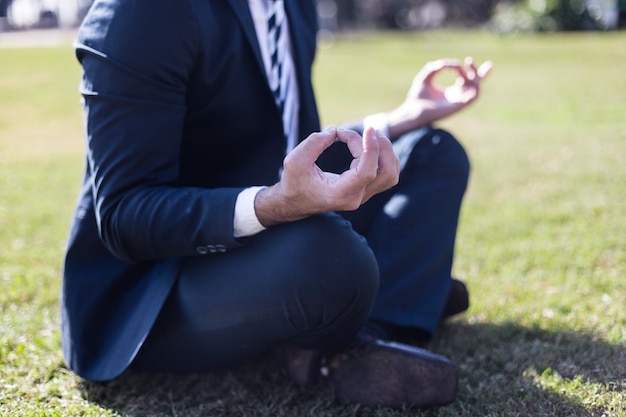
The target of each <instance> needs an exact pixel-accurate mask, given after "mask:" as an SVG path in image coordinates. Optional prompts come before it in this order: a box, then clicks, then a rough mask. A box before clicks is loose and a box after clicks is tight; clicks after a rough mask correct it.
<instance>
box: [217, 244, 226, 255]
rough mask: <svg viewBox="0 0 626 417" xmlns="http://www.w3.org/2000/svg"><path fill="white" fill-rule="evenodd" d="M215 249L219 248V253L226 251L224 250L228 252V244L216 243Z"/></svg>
mask: <svg viewBox="0 0 626 417" xmlns="http://www.w3.org/2000/svg"><path fill="white" fill-rule="evenodd" d="M215 249H217V251H218V252H219V253H224V252H226V246H224V245H215Z"/></svg>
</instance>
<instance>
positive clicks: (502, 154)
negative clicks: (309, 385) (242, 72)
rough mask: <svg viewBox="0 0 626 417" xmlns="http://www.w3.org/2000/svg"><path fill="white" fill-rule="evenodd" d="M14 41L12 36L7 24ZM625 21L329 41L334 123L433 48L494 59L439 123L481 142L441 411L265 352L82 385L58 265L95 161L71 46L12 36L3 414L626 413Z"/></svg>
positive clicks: (4, 104) (441, 344) (384, 103)
mask: <svg viewBox="0 0 626 417" xmlns="http://www.w3.org/2000/svg"><path fill="white" fill-rule="evenodd" d="M0 36H2V35H0ZM624 45H626V32H621V33H582V34H559V35H545V36H531V35H527V36H514V37H507V36H497V35H493V34H487V33H483V32H453V31H452V32H450V31H448V32H426V33H414V34H413V33H411V34H407V33H397V34H363V35H359V36H353V37H349V38H342V39H336V40H335V41H334V42H332V43H331V42H326V43H324V45H323V46H322V48H321V49H320V52H319V55H318V60H317V65H316V69H315V78H316V87H317V93H318V97H319V104H320V108H321V112H322V118H323V122H324V123H325V124H332V123H338V122H340V121H343V120H346V119H351V118H355V117H359V116H361V115H364V114H366V113H368V112H375V111H381V110H387V109H390V108H392V107H393V106H394V105H395V104H396V103H398V102H399V101H400V100H402V98H403V95H404V94H405V92H406V89H407V88H408V85H409V84H410V81H411V79H412V77H413V75H414V73H415V72H416V71H417V70H418V69H419V68H420V67H421V65H422V64H423V63H424V62H425V61H426V60H430V59H435V58H438V57H443V56H447V57H463V56H465V55H466V54H472V55H473V56H474V57H475V58H476V60H478V61H482V60H485V59H492V60H493V61H494V62H495V64H496V66H495V69H494V71H493V73H492V75H491V76H490V79H489V80H487V81H486V82H485V84H484V88H483V92H482V93H483V94H482V98H481V99H480V100H479V102H477V103H476V104H475V105H474V106H472V107H471V108H469V109H467V110H466V111H465V112H463V113H462V114H459V115H458V116H456V117H454V118H452V119H450V120H447V121H444V122H443V123H442V124H443V125H444V126H445V127H447V128H449V129H450V130H452V131H453V132H454V133H455V134H457V136H458V137H459V138H460V139H461V141H462V142H463V143H464V145H465V146H466V149H467V150H468V153H469V154H470V157H471V160H472V164H473V173H472V178H471V181H470V187H469V190H468V194H467V197H466V200H465V204H464V207H463V211H462V216H461V223H460V228H459V235H458V241H457V257H456V263H455V267H454V269H455V274H456V275H457V276H459V277H461V278H463V279H464V280H465V281H466V282H467V283H468V285H469V287H470V291H471V295H472V305H471V308H470V310H469V311H468V313H467V314H465V315H463V316H460V317H458V318H456V319H454V320H452V321H450V322H449V323H447V324H446V325H445V326H443V327H442V328H441V330H440V332H439V333H438V336H437V337H436V339H435V340H434V341H433V343H432V344H431V346H430V348H431V349H432V350H434V351H436V352H438V353H441V354H444V355H446V356H448V357H450V358H451V359H453V360H454V361H455V362H456V363H457V364H458V366H459V368H460V371H461V380H460V388H459V396H458V401H456V402H455V403H454V404H453V405H451V406H448V407H444V408H438V409H432V410H426V411H411V412H409V411H403V412H400V411H390V410H385V409H365V408H361V407H358V406H353V405H345V404H337V403H335V402H333V400H332V393H331V392H330V390H329V389H328V387H324V386H321V387H317V388H315V389H312V390H301V389H299V388H297V387H294V386H293V385H292V384H291V383H290V382H288V381H285V380H284V379H282V378H281V377H280V376H279V375H278V374H277V373H276V372H275V371H274V370H273V369H272V368H271V367H270V366H268V365H267V364H264V363H259V364H252V365H250V366H248V367H246V368H244V369H241V370H237V371H235V372H229V373H226V374H222V375H193V376H187V377H173V376H166V375H159V376H150V377H146V376H142V375H132V374H128V375H124V376H123V377H122V378H120V379H118V380H116V381H113V382H110V383H106V384H96V383H90V382H85V381H82V380H80V379H79V378H77V377H76V376H75V375H73V374H72V373H71V372H70V371H69V370H68V369H67V368H65V366H64V364H63V360H62V356H61V352H60V348H59V345H60V341H59V339H60V338H59V323H58V322H59V312H58V294H59V283H60V269H61V262H62V256H63V249H64V245H65V238H66V234H67V230H68V227H69V221H70V218H71V212H72V209H73V204H74V202H75V198H76V196H77V193H78V187H79V183H80V176H81V171H82V168H83V166H82V155H81V153H82V147H83V144H82V124H81V123H82V121H81V114H80V106H79V96H78V93H77V84H78V80H79V77H80V69H79V67H78V65H77V64H76V62H75V60H74V58H73V53H72V50H71V47H70V45H69V44H67V45H63V46H58V47H48V48H32V47H31V48H0V248H1V250H0V415H2V416H381V417H391V416H403V415H417V416H598V417H600V416H606V417H609V416H610V417H614V416H626V405H625V404H626V347H625V346H626V308H625V305H626V75H625V72H624V68H625V67H626V48H625V47H624Z"/></svg>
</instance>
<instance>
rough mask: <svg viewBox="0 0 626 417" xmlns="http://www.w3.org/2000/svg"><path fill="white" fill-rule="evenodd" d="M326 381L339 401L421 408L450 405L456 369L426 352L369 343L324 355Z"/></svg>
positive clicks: (383, 342)
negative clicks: (332, 387) (331, 385)
mask: <svg viewBox="0 0 626 417" xmlns="http://www.w3.org/2000/svg"><path fill="white" fill-rule="evenodd" d="M322 374H323V375H324V379H326V380H328V381H329V382H330V383H332V384H333V386H334V389H335V395H336V397H337V398H338V399H340V400H344V401H349V402H353V403H358V404H363V405H368V406H384V407H391V408H402V407H407V408H425V407H433V406H441V405H446V404H450V403H451V402H452V401H454V399H455V397H456V393H457V387H458V371H457V368H456V366H455V365H454V364H453V363H452V362H450V361H449V360H448V359H446V358H444V357H443V356H440V355H436V354H434V353H432V352H429V351H427V350H424V349H420V348H416V347H413V346H409V345H404V344H400V343H395V342H386V341H381V340H375V341H367V342H362V343H359V344H357V345H356V346H355V347H354V348H352V349H350V350H348V351H346V352H344V353H339V354H334V355H330V356H328V357H326V358H325V359H324V363H323V366H322Z"/></svg>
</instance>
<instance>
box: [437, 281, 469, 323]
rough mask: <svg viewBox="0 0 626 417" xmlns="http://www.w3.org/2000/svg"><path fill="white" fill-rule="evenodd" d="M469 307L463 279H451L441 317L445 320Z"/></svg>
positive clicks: (467, 293)
mask: <svg viewBox="0 0 626 417" xmlns="http://www.w3.org/2000/svg"><path fill="white" fill-rule="evenodd" d="M468 308H469V292H468V291H467V286H466V285H465V284H464V283H463V281H459V280H458V279H454V278H453V279H452V286H451V287H450V292H449V293H448V299H447V300H446V305H445V307H444V308H443V313H441V319H442V320H445V319H447V318H448V317H452V316H454V315H456V314H459V313H462V312H464V311H465V310H467V309H468Z"/></svg>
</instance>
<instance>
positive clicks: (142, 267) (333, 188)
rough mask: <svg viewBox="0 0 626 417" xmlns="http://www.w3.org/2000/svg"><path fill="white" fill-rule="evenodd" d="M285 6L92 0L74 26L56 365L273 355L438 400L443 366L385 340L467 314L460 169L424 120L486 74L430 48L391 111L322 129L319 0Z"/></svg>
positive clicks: (443, 395) (345, 385)
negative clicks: (76, 141)
mask: <svg viewBox="0 0 626 417" xmlns="http://www.w3.org/2000/svg"><path fill="white" fill-rule="evenodd" d="M285 9H286V14H285V12H284V11H283V9H282V1H280V0H279V1H276V2H275V1H272V0H249V1H247V0H220V1H208V0H184V1H173V0H134V1H130V0H96V1H95V3H94V5H93V6H92V8H91V9H90V11H89V13H88V15H87V16H86V18H85V20H84V22H83V25H82V26H81V28H80V30H79V33H78V37H77V41H76V53H77V56H78V59H79V60H80V62H81V65H82V66H83V70H84V71H83V79H82V83H81V94H82V95H83V97H84V103H83V104H84V112H85V123H86V138H87V141H86V165H85V175H84V181H83V188H82V190H81V193H80V197H79V201H78V204H77V208H76V211H75V216H74V221H73V224H72V227H71V231H70V236H69V242H68V248H67V253H66V260H65V268H64V277H63V287H62V298H61V308H62V331H63V335H62V336H63V337H62V340H63V352H64V355H65V358H66V361H67V363H68V365H69V366H70V368H71V369H72V370H74V371H75V372H76V373H77V374H79V375H80V376H82V377H84V378H87V379H92V380H108V379H112V378H115V377H117V376H118V375H120V374H121V373H122V372H123V371H124V370H126V369H129V368H130V369H136V370H141V371H158V372H203V371H216V370H222V369H228V368H231V367H234V366H236V365H239V364H241V363H244V362H245V361H247V360H251V359H254V358H256V357H258V356H259V355H262V354H264V353H265V352H267V351H270V350H271V351H274V352H276V353H277V355H278V356H279V357H281V358H282V360H283V365H284V367H285V370H286V371H287V372H288V374H289V375H290V376H292V377H293V378H294V379H295V380H297V381H298V382H300V383H303V384H307V383H313V382H315V381H317V380H319V379H323V380H329V381H331V382H332V383H334V384H335V387H336V392H337V395H338V397H340V398H342V399H345V400H348V401H355V402H359V403H364V404H381V405H387V406H416V407H420V406H430V405H440V404H446V403H449V402H450V401H452V400H453V399H454V396H455V393H456V385H457V372H456V368H455V367H454V365H453V364H452V363H450V362H449V361H448V360H447V359H445V358H443V357H440V356H437V355H433V354H431V353H429V352H427V351H424V350H420V349H417V348H413V347H411V346H408V345H399V344H394V343H391V342H390V340H396V339H412V338H414V337H423V336H424V335H425V336H429V335H430V334H431V333H432V331H433V330H434V328H435V327H436V325H437V323H438V322H439V320H441V319H442V317H444V316H446V315H449V314H454V313H456V312H459V311H461V310H463V309H464V308H466V307H467V294H466V293H464V292H463V289H464V287H462V288H461V290H462V291H461V296H460V301H457V300H455V299H454V297H452V295H451V294H452V292H451V290H450V288H451V287H452V288H454V287H453V285H459V284H460V283H458V282H457V283H458V284H453V282H455V281H453V280H452V279H451V277H450V268H451V262H452V249H453V245H454V235H455V231H456V222H457V217H458V210H459V206H460V203H461V198H462V194H463V192H464V190H465V185H466V181H467V172H468V169H469V166H468V162H467V157H466V155H465V153H464V151H463V150H462V148H461V147H460V145H459V144H458V142H457V141H456V140H455V139H454V138H453V137H452V136H451V135H450V134H448V133H447V132H444V131H441V130H436V129H431V128H428V127H427V126H428V125H429V124H430V123H431V122H433V121H435V120H438V119H440V118H442V117H445V116H448V115H450V114H452V113H454V112H456V111H458V110H460V109H461V108H463V107H465V106H466V105H467V104H469V103H470V102H472V101H473V100H474V99H475V98H476V97H477V95H478V86H479V83H480V81H481V79H482V77H484V76H485V75H486V73H487V72H488V68H487V67H481V68H480V69H476V67H475V66H474V65H473V63H471V62H469V61H468V62H466V63H459V62H456V61H437V62H434V63H431V64H429V65H427V66H426V67H425V68H424V69H423V70H422V71H421V72H420V73H419V74H418V76H417V77H416V80H415V81H414V83H413V86H412V89H411V91H410V92H409V96H408V97H407V100H406V102H405V103H403V104H402V105H401V106H400V107H399V108H398V109H396V110H395V111H393V112H390V113H388V114H379V115H375V116H373V117H370V118H369V119H366V123H357V124H356V125H352V126H351V128H352V129H346V128H330V129H327V130H324V131H321V132H320V127H319V119H318V114H317V110H316V105H315V98H314V94H313V88H312V86H311V66H312V64H313V58H314V55H315V48H316V34H317V33H316V32H317V22H316V10H315V4H314V2H313V1H304V0H303V1H293V2H289V3H288V4H285ZM264 14H265V15H264ZM265 18H267V19H265ZM280 19H282V23H281V25H285V26H277V27H284V28H285V29H284V30H283V31H282V32H281V30H280V29H278V30H276V28H275V29H274V30H273V31H271V29H272V28H273V26H274V25H275V24H277V22H278V20H280ZM287 28H288V31H287ZM266 30H270V31H271V33H270V34H269V35H268V34H266V33H265V32H264V31H266ZM281 34H282V36H283V37H282V38H281V39H280V41H279V40H278V39H279V36H278V35H281ZM278 44H281V45H286V46H285V47H284V49H282V50H281V49H280V48H278V47H277V45H278ZM280 51H282V52H280ZM285 51H286V52H285ZM281 55H282V56H281ZM277 56H280V57H281V60H280V61H281V62H280V64H278V71H277V72H276V71H275V70H276V68H277V67H276V64H277V63H276V62H275V58H276V57H277ZM283 58H284V59H283ZM443 69H453V70H455V71H457V72H458V74H459V83H458V84H457V85H456V86H453V87H450V88H448V89H447V90H445V91H443V90H440V89H438V88H436V87H435V86H434V83H433V78H434V77H435V75H436V74H437V73H438V72H439V71H441V70H443ZM368 120H369V121H368ZM366 125H369V126H370V127H366ZM373 127H379V129H381V130H382V131H383V133H381V131H380V130H376V129H374V128H373ZM386 136H389V137H391V138H392V139H394V144H393V145H392V143H391V142H390V141H389V139H387V137H386ZM394 148H395V149H394ZM396 153H397V154H398V155H399V158H398V156H396ZM322 168H323V169H324V170H322ZM401 170H402V172H401ZM331 171H334V173H333V172H331ZM337 213H341V214H342V215H343V217H342V215H339V214H337ZM346 219H348V220H349V221H348V220H346ZM355 230H356V231H355ZM357 232H359V233H357ZM461 285H462V284H461ZM457 292H458V291H457ZM451 300H452V301H453V302H451ZM459 306H460V307H459ZM446 309H447V310H446ZM364 372H365V373H366V374H367V375H368V377H367V378H364V377H363V375H364ZM400 387H403V388H402V390H399V388H400ZM406 387H411V389H406Z"/></svg>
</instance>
